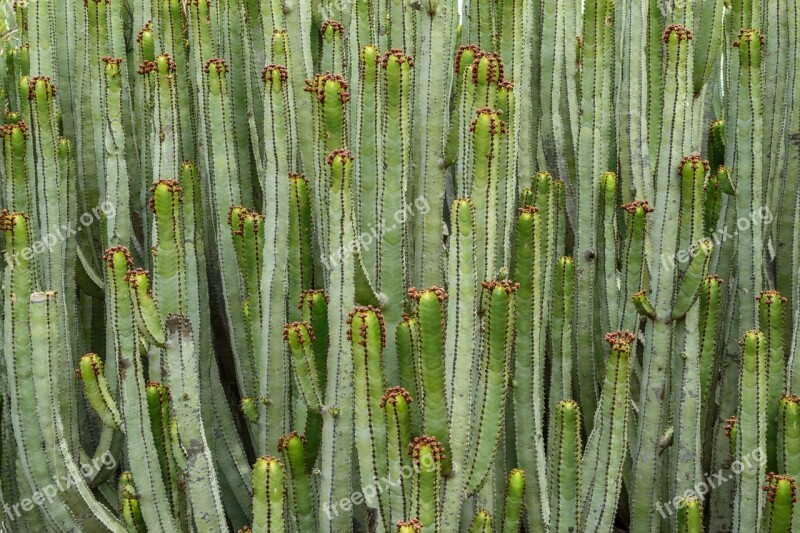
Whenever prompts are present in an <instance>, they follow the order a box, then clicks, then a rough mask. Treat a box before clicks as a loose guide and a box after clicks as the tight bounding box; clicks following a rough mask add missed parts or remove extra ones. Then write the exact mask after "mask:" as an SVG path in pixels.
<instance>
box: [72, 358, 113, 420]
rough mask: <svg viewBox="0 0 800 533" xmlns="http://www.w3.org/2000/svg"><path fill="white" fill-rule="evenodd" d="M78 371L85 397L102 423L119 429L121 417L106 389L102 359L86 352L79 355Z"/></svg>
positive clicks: (106, 383)
mask: <svg viewBox="0 0 800 533" xmlns="http://www.w3.org/2000/svg"><path fill="white" fill-rule="evenodd" d="M78 373H79V375H80V378H81V381H82V382H83V387H84V391H85V392H86V399H87V400H88V401H89V405H91V406H92V408H93V409H94V410H95V412H96V413H97V415H98V416H99V417H100V420H102V422H103V424H105V425H106V426H107V427H110V428H111V429H115V430H119V428H120V425H121V424H122V419H121V416H120V414H119V409H117V404H116V402H115V401H114V398H113V397H112V395H111V391H109V389H108V382H107V381H106V377H105V373H104V371H103V360H102V359H100V358H99V357H98V356H97V354H93V353H91V354H86V355H84V356H83V357H81V361H80V366H79V367H78Z"/></svg>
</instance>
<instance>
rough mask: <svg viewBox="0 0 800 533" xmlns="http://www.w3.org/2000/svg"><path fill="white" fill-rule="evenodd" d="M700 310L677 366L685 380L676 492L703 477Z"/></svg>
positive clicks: (689, 327) (681, 390) (680, 391)
mask: <svg viewBox="0 0 800 533" xmlns="http://www.w3.org/2000/svg"><path fill="white" fill-rule="evenodd" d="M696 313H697V311H696V309H695V308H693V309H692V312H691V313H690V316H689V317H687V320H686V341H685V346H684V348H685V351H684V352H683V353H682V354H680V357H681V359H680V361H679V364H678V365H677V366H678V369H679V372H680V376H681V377H680V379H681V381H680V385H679V389H678V390H677V391H676V397H677V402H678V406H677V413H676V414H677V420H675V421H674V425H675V436H674V444H673V446H674V448H675V482H674V487H675V489H674V493H675V494H681V495H682V494H685V493H686V491H687V490H694V488H693V487H694V486H695V484H696V483H697V482H698V480H700V479H702V468H703V455H702V447H701V435H702V431H703V426H702V425H701V424H702V410H701V406H702V401H703V398H702V396H701V388H700V365H699V359H700V357H699V355H700V354H699V332H698V330H697V318H696ZM693 317H694V318H693ZM692 322H694V324H692Z"/></svg>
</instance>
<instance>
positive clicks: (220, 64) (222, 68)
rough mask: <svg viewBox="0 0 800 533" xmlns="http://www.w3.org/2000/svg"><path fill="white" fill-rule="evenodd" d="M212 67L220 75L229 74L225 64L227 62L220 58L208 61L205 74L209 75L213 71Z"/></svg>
mask: <svg viewBox="0 0 800 533" xmlns="http://www.w3.org/2000/svg"><path fill="white" fill-rule="evenodd" d="M212 67H213V68H214V71H215V72H216V73H217V74H219V75H222V74H225V73H226V72H228V65H227V64H226V63H225V60H223V59H220V58H218V57H212V58H211V59H209V60H208V61H206V64H205V66H204V67H203V72H205V73H206V74H208V73H209V72H210V71H211V68H212Z"/></svg>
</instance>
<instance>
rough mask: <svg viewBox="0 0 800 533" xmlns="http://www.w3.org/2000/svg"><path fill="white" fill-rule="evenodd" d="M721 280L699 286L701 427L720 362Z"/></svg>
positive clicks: (713, 279) (710, 278) (706, 282)
mask: <svg viewBox="0 0 800 533" xmlns="http://www.w3.org/2000/svg"><path fill="white" fill-rule="evenodd" d="M721 285H722V280H721V279H720V278H719V277H718V276H708V277H707V278H706V279H704V280H703V283H702V285H700V310H699V314H700V321H699V324H698V329H699V331H700V393H701V405H702V410H703V415H702V416H703V421H704V424H703V427H705V421H706V420H707V419H708V413H709V407H708V406H709V402H710V399H711V397H712V396H711V395H712V393H713V392H712V391H714V390H715V389H716V379H717V377H716V376H717V374H718V371H719V366H720V361H719V360H718V356H717V353H716V347H717V335H718V331H717V330H718V327H719V326H718V324H719V321H718V318H719V314H720V306H721V304H720V299H721V297H722V295H721V289H720V287H721Z"/></svg>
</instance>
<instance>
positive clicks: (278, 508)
mask: <svg viewBox="0 0 800 533" xmlns="http://www.w3.org/2000/svg"><path fill="white" fill-rule="evenodd" d="M285 492H286V487H285V475H284V471H283V465H282V464H281V462H280V461H279V460H278V459H276V458H275V457H272V456H269V455H265V456H262V457H259V458H258V460H257V461H256V464H255V465H253V533H279V532H282V531H285V530H286V529H285V528H286V523H285V516H284V508H285V501H284V495H285Z"/></svg>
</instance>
